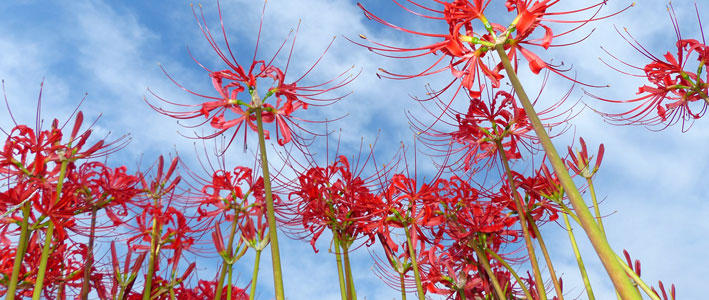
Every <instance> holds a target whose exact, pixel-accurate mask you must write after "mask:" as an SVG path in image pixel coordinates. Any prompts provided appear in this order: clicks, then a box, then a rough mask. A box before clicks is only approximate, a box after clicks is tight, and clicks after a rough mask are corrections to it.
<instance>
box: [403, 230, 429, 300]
mask: <svg viewBox="0 0 709 300" xmlns="http://www.w3.org/2000/svg"><path fill="white" fill-rule="evenodd" d="M404 233H406V244H407V245H408V246H409V257H411V268H412V269H414V278H415V279H416V292H417V293H418V298H419V300H425V296H424V293H423V285H421V274H419V264H418V262H417V259H416V245H414V243H413V242H412V241H411V232H409V228H408V227H407V226H404Z"/></svg>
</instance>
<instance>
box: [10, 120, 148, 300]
mask: <svg viewBox="0 0 709 300" xmlns="http://www.w3.org/2000/svg"><path fill="white" fill-rule="evenodd" d="M13 121H14V119H13ZM39 124H40V122H37V126H36V127H35V128H31V127H29V126H26V125H17V124H16V126H15V127H14V128H13V129H12V130H10V131H3V132H5V133H7V134H8V136H7V138H6V139H5V141H4V144H3V145H2V150H1V152H0V178H2V180H3V185H2V190H0V212H1V213H2V217H0V248H2V249H5V250H3V251H1V252H0V266H2V267H0V277H2V278H6V279H7V280H9V278H10V276H11V273H12V269H13V261H14V258H15V255H16V251H17V249H18V247H19V245H17V243H18V240H19V236H20V224H21V223H22V222H23V220H27V222H28V226H30V228H34V229H33V230H32V231H30V232H29V233H28V235H29V237H28V239H27V241H26V244H25V246H24V247H25V254H24V256H23V260H22V264H21V265H20V273H19V283H18V287H17V288H18V289H17V293H18V295H31V294H32V290H33V287H34V284H35V280H36V276H37V270H38V269H39V266H40V257H41V252H42V249H43V247H44V243H45V241H49V243H51V245H50V247H51V249H52V255H50V256H49V258H48V261H47V268H46V269H47V272H46V273H45V277H44V280H43V283H44V284H43V293H44V295H45V296H46V297H49V298H52V297H54V296H55V295H66V293H67V291H69V290H76V289H78V288H81V285H82V283H83V280H82V277H83V270H84V269H85V262H86V260H87V255H88V249H87V245H85V244H83V243H80V242H78V241H76V235H77V234H78V235H83V236H90V235H92V234H93V232H91V233H90V232H89V230H88V228H87V227H86V225H84V224H85V222H84V221H85V219H86V217H87V214H88V213H90V212H91V211H92V210H95V209H100V210H105V211H106V212H107V214H108V215H109V217H111V216H115V215H116V213H115V211H116V210H117V211H118V214H120V211H121V209H120V207H125V205H126V204H127V203H128V202H129V201H131V199H132V198H133V197H134V196H135V195H136V194H138V192H139V191H138V190H137V189H136V188H135V187H134V186H135V184H136V183H137V181H138V177H137V176H134V175H130V174H127V173H126V168H125V167H118V168H111V167H108V166H106V165H105V164H104V163H103V162H102V161H103V160H104V159H105V156H107V155H109V154H111V153H113V152H114V151H116V150H117V149H118V148H121V147H122V146H123V145H124V143H125V140H124V139H123V138H119V139H118V140H116V141H112V142H105V141H103V140H99V141H97V142H94V143H93V144H92V143H91V142H90V141H91V140H90V138H91V132H92V131H91V129H84V130H83V131H82V128H81V127H82V125H83V113H82V112H78V114H77V115H76V117H75V119H74V123H73V127H72V128H71V131H70V132H69V134H66V132H65V130H64V127H65V126H66V123H65V124H63V125H60V122H59V121H58V120H57V119H55V120H53V121H52V122H51V125H50V128H49V129H42V128H41V127H40V126H39ZM49 222H51V223H52V224H53V226H54V230H53V234H52V237H51V238H50V239H46V238H45V236H46V234H47V233H46V232H45V231H46V229H47V226H48V224H49ZM92 270H94V269H93V268H92ZM96 274H98V273H96ZM97 276H98V275H97ZM95 278H96V277H95V276H92V278H91V279H92V280H93V279H95ZM5 292H6V290H3V289H1V288H0V294H4V293H5Z"/></svg>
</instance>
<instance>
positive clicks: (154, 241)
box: [143, 200, 162, 300]
mask: <svg viewBox="0 0 709 300" xmlns="http://www.w3.org/2000/svg"><path fill="white" fill-rule="evenodd" d="M156 201H157V200H156ZM156 205H157V204H156ZM152 223H153V224H152V225H153V229H152V231H151V233H150V258H148V272H147V273H145V286H144V287H143V300H150V292H151V291H152V288H153V287H152V285H153V274H154V273H155V263H156V259H157V256H158V252H159V251H160V246H159V243H160V242H159V241H158V239H159V237H160V232H161V231H162V230H161V228H159V227H160V226H159V224H158V219H157V216H153V222H152Z"/></svg>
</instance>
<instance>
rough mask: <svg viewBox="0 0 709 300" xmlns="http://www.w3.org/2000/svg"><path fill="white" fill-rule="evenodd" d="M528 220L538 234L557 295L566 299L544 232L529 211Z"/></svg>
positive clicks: (560, 299) (561, 299)
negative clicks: (540, 230)
mask: <svg viewBox="0 0 709 300" xmlns="http://www.w3.org/2000/svg"><path fill="white" fill-rule="evenodd" d="M527 221H528V222H529V224H530V225H531V227H532V231H534V234H535V235H536V236H537V242H538V243H539V248H540V249H541V250H542V254H543V255H544V260H545V261H546V263H547V267H548V268H549V275H550V276H551V281H552V283H553V284H554V290H555V291H556V296H557V297H558V298H559V300H564V295H563V290H562V289H561V284H560V283H559V279H558V277H556V272H555V271H554V265H553V264H552V262H551V257H550V256H549V251H548V250H547V246H546V243H544V239H543V238H542V233H541V232H539V227H538V226H537V223H535V222H534V219H532V216H531V215H530V214H529V213H527Z"/></svg>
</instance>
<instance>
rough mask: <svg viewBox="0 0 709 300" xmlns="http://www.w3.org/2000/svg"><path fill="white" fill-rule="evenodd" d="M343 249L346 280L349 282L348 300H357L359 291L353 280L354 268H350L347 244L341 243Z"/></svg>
mask: <svg viewBox="0 0 709 300" xmlns="http://www.w3.org/2000/svg"><path fill="white" fill-rule="evenodd" d="M340 246H341V247H342V257H343V259H344V260H345V279H346V281H347V299H350V300H357V291H356V289H355V286H354V278H352V268H351V267H350V254H349V249H348V245H347V242H346V241H345V242H343V243H340Z"/></svg>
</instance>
